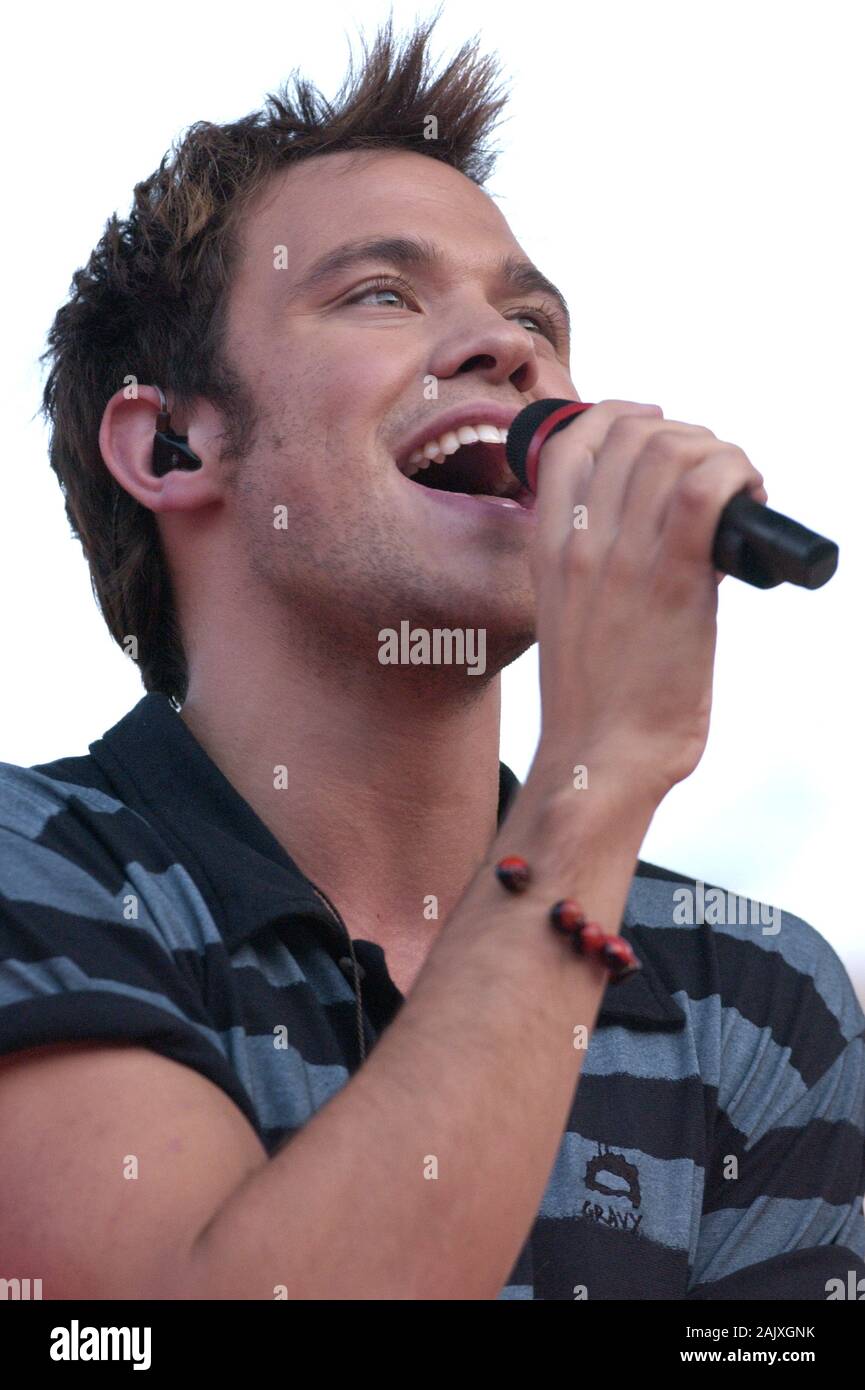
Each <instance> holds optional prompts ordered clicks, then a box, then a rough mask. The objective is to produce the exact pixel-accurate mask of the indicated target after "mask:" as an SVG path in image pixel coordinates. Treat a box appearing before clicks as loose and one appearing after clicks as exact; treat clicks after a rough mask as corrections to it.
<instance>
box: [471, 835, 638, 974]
mask: <svg viewBox="0 0 865 1390" xmlns="http://www.w3.org/2000/svg"><path fill="white" fill-rule="evenodd" d="M496 878H497V879H498V880H499V883H501V884H502V885H503V886H504V887H505V888H507V890H508V892H509V893H524V892H525V890H526V888H528V886H529V884H530V883H531V879H532V874H531V869H530V868H529V866H528V864H527V863H526V861H525V859H522V858H521V857H520V856H519V855H518V854H508V855H506V856H505V858H504V859H500V860H499V862H498V864H496ZM549 920H550V924H551V925H552V926H553V927H554V928H555V930H556V931H558V932H562V934H563V935H564V936H567V937H569V938H570V940H571V941H572V943H573V947H574V950H575V951H576V953H577V955H580V956H592V957H594V958H595V959H596V960H598V961H600V963H601V964H602V965H603V966H605V967H606V969H607V970H608V971H609V972H610V983H611V984H614V985H617V984H619V983H620V982H621V981H622V980H626V979H627V978H628V976H629V975H633V974H634V973H635V972H636V971H637V970H642V968H643V967H642V965H641V963H640V961H639V960H638V959H637V957H636V956H635V955H634V951H633V948H632V946H631V944H630V942H629V941H625V940H624V938H623V937H621V936H617V935H615V933H613V932H605V931H604V930H603V928H602V927H601V926H599V924H598V923H597V922H589V921H587V920H586V916H585V913H584V912H583V910H582V908H581V907H580V905H579V903H577V902H575V901H574V899H573V898H562V899H561V901H560V902H557V903H555V904H554V905H553V906H552V907H551V908H550V913H549Z"/></svg>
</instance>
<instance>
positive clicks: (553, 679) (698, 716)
mask: <svg viewBox="0 0 865 1390" xmlns="http://www.w3.org/2000/svg"><path fill="white" fill-rule="evenodd" d="M566 404H568V405H574V404H575V403H574V402H567V403H566ZM543 405H547V406H549V403H547V402H536V403H535V406H533V407H529V409H530V410H533V409H535V408H536V407H538V406H543ZM553 408H554V407H553ZM546 413H549V411H547V412H546ZM523 414H525V412H523ZM519 420H520V417H519V416H518V417H517V420H515V421H514V424H513V425H512V426H511V429H510V431H509V433H508V454H509V460H510V462H511V467H512V468H514V467H515V464H514V460H513V458H512V457H511V454H512V445H511V441H512V439H515V443H514V445H513V448H514V450H516V449H517V447H518V446H520V437H521V434H520V430H519V429H518V428H516V429H515V427H516V426H518V424H519ZM532 433H534V431H530V435H531V434H532ZM522 438H523V443H522V446H521V447H522V448H523V450H524V456H525V449H526V444H525V435H524V434H523V436H522ZM515 471H516V469H515ZM529 486H531V478H529ZM738 494H743V495H744V496H745V497H746V498H750V499H753V501H754V502H756V503H757V504H758V505H759V504H760V503H763V502H765V500H766V491H765V488H764V487H763V479H762V477H761V475H760V474H759V473H758V472H757V470H756V469H755V468H754V466H753V464H752V463H751V462H750V460H749V459H748V458H747V456H746V455H745V453H744V452H743V451H742V450H741V449H740V448H738V447H737V446H735V445H732V444H728V443H725V442H723V441H721V440H719V439H717V437H716V436H715V435H714V434H713V433H712V431H711V430H708V429H705V428H703V427H701V426H698V425H689V424H684V423H681V422H679V421H670V420H665V419H664V417H663V412H662V411H661V409H660V407H658V406H646V405H638V404H635V403H634V402H631V401H602V402H600V403H599V404H597V405H592V407H591V408H590V409H588V408H587V409H585V410H584V411H583V412H582V413H578V414H576V416H575V418H574V419H573V420H572V421H570V422H569V424H568V427H567V428H563V429H560V430H559V431H558V432H555V433H552V434H551V435H550V436H549V437H548V438H547V439H546V441H545V442H544V443H543V461H542V463H541V466H540V469H539V471H538V477H537V503H536V508H535V510H536V513H537V527H536V528H535V536H534V542H533V550H532V557H531V564H532V577H533V580H534V584H535V591H536V613H537V619H536V634H537V638H538V643H539V653H540V681H541V704H542V726H541V738H540V742H539V745H538V750H537V754H536V757H535V762H534V764H533V768H532V773H531V774H530V776H532V777H533V778H534V779H538V778H540V779H541V780H542V781H543V782H544V784H545V785H546V786H547V787H549V788H551V789H553V790H554V791H555V790H560V791H562V792H566V793H567V794H568V795H570V796H571V797H572V798H573V797H574V795H575V794H574V792H573V790H571V785H572V784H571V769H572V768H573V767H574V765H576V764H584V765H585V766H586V767H587V769H588V775H589V786H590V787H594V788H595V793H596V794H597V795H601V796H604V795H605V794H608V795H609V797H610V798H611V800H613V801H615V802H617V803H618V804H621V797H622V795H623V790H626V791H627V795H629V796H630V797H632V798H634V800H635V801H636V802H638V803H639V804H640V805H642V806H644V807H645V808H647V811H648V814H649V815H651V814H652V813H653V812H654V809H655V808H656V807H657V806H658V805H659V804H660V802H661V800H662V799H663V797H664V796H665V795H666V794H667V792H668V791H669V790H670V788H671V787H672V786H674V785H675V784H676V783H677V782H679V781H681V780H682V779H683V778H685V777H687V776H689V775H690V773H691V772H693V770H694V768H695V767H696V766H697V764H698V762H699V760H700V758H701V757H702V754H703V750H704V748H705V744H706V739H707V737H708V730H709V713H710V709H711V698H712V676H713V665H714V653H715V636H716V613H717V603H718V578H717V576H716V572H715V568H714V567H713V564H712V553H713V541H714V537H715V534H716V532H717V529H718V524H719V518H720V516H721V513H722V511H723V509H724V508H725V507H726V506H727V504H728V503H729V502H730V500H731V499H732V498H733V497H736V496H737V495H738ZM579 505H584V506H585V508H586V526H585V528H584V529H575V526H574V509H575V507H577V506H579ZM592 799H594V798H592Z"/></svg>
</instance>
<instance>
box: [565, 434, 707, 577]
mask: <svg viewBox="0 0 865 1390" xmlns="http://www.w3.org/2000/svg"><path fill="white" fill-rule="evenodd" d="M616 436H618V438H616ZM714 440H715V435H714V434H713V433H712V431H711V430H707V429H704V428H703V426H702V425H689V424H685V423H684V422H682V421H681V420H663V419H661V420H648V421H644V420H633V419H631V420H622V421H617V422H616V423H615V425H614V426H613V428H612V429H611V430H610V433H609V436H608V442H607V444H606V445H605V446H604V448H603V450H602V451H601V457H600V459H599V463H598V468H597V470H596V472H595V475H594V477H593V478H592V485H591V489H590V499H591V500H590V503H589V505H590V508H591V516H592V519H593V524H595V525H598V524H600V523H601V522H602V523H603V525H604V526H605V528H607V529H608V539H609V541H610V542H612V541H613V540H615V541H616V544H617V546H618V547H622V548H624V549H626V550H627V551H628V552H629V553H632V554H638V553H644V552H647V551H649V552H650V551H652V550H654V547H655V542H656V541H657V538H658V534H659V532H660V529H661V524H662V520H663V516H664V513H665V511H666V508H667V505H668V503H669V497H670V493H671V491H672V489H673V487H674V486H675V484H676V483H677V482H678V480H679V478H680V477H681V476H682V474H683V473H684V472H686V471H687V470H688V469H689V468H693V467H695V466H696V464H698V463H699V462H700V460H701V459H702V458H703V457H704V456H705V453H706V448H707V445H708V443H709V442H710V441H714ZM608 464H609V466H608Z"/></svg>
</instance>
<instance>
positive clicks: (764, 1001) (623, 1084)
mask: <svg viewBox="0 0 865 1390" xmlns="http://www.w3.org/2000/svg"><path fill="white" fill-rule="evenodd" d="M518 789H519V783H518V781H517V779H516V778H515V777H514V775H513V773H512V772H511V771H510V769H509V768H507V767H506V766H505V765H504V764H500V768H499V823H500V824H501V822H502V820H503V818H504V817H505V815H506V813H507V809H508V806H509V804H510V803H511V801H512V799H513V797H514V796H515V794H516V792H517V791H518ZM0 863H2V868H0V1054H4V1053H10V1052H14V1051H16V1050H17V1049H20V1048H30V1047H36V1046H38V1045H40V1044H45V1043H56V1042H64V1041H69V1040H82V1039H92V1040H93V1041H94V1042H96V1041H101V1042H106V1041H113V1042H118V1041H123V1042H127V1043H131V1044H137V1045H138V1046H141V1047H148V1048H152V1049H153V1050H154V1051H155V1052H157V1053H160V1054H162V1055H163V1056H165V1057H170V1058H172V1059H173V1060H174V1061H176V1062H180V1063H183V1064H184V1065H185V1066H188V1067H193V1068H194V1069H195V1070H196V1071H198V1072H200V1073H201V1074H202V1075H203V1076H206V1077H207V1078H208V1080H210V1081H212V1082H214V1083H215V1085H217V1086H220V1087H222V1089H223V1091H224V1092H225V1093H226V1095H228V1096H229V1097H230V1098H231V1100H232V1101H234V1103H235V1105H237V1106H238V1107H239V1108H240V1110H241V1111H242V1113H243V1114H244V1115H245V1116H246V1118H247V1120H248V1121H249V1123H250V1124H251V1125H252V1127H253V1129H254V1130H255V1132H256V1133H257V1134H258V1136H259V1138H260V1139H261V1142H262V1144H263V1145H264V1147H265V1149H266V1151H267V1152H268V1154H270V1155H272V1154H273V1153H274V1152H275V1151H276V1149H277V1148H278V1147H279V1146H280V1145H282V1144H283V1143H284V1142H285V1141H286V1140H287V1139H288V1138H289V1137H290V1136H291V1135H292V1134H295V1133H296V1132H297V1131H298V1130H299V1129H300V1128H301V1127H302V1126H303V1125H304V1124H305V1123H306V1122H307V1120H308V1119H309V1118H310V1116H311V1115H313V1114H314V1113H315V1111H316V1110H318V1108H319V1107H320V1106H321V1105H323V1104H324V1103H325V1102H326V1101H327V1100H328V1099H329V1098H330V1097H331V1096H333V1095H335V1094H336V1093H337V1092H338V1091H339V1090H340V1088H341V1087H342V1086H344V1085H345V1084H346V1082H348V1081H349V1080H350V1078H351V1077H352V1075H353V1074H354V1073H355V1072H356V1071H357V1069H358V1068H359V1067H360V1066H362V1065H363V1061H364V1059H365V1057H367V1056H368V1055H369V1053H370V1050H371V1049H372V1048H373V1047H374V1046H375V1043H376V1040H377V1038H378V1037H380V1036H381V1033H382V1031H383V1030H384V1029H385V1028H386V1027H388V1025H389V1024H390V1023H391V1021H392V1020H393V1019H394V1017H395V1016H396V1014H397V1013H398V1011H399V1009H400V1007H401V1005H402V1003H403V996H402V995H401V993H400V991H399V990H398V989H397V987H396V986H395V984H394V982H393V981H392V980H391V978H390V976H389V974H388V969H387V963H386V960H385V957H384V954H383V951H382V949H381V947H380V946H378V945H377V944H375V943H373V942H370V941H365V940H362V939H354V938H352V936H351V932H350V925H351V924H350V923H349V924H346V923H344V922H343V920H342V918H341V917H340V915H339V913H338V912H337V910H336V909H335V907H334V906H333V904H331V903H330V902H329V901H328V899H327V898H326V896H325V895H324V894H323V893H321V892H320V890H318V889H317V888H316V887H315V885H314V884H313V883H311V882H310V880H309V879H308V878H306V877H305V875H304V874H303V873H302V872H301V871H300V869H299V868H298V867H297V865H296V864H295V863H294V862H293V861H292V859H291V858H290V856H289V854H288V853H286V851H285V850H284V849H283V848H282V847H281V845H280V844H279V843H278V842H277V841H276V839H275V838H274V837H273V835H271V833H270V832H269V830H268V829H267V828H266V826H265V825H264V824H263V822H262V821H261V820H260V819H259V818H258V816H257V815H256V814H255V813H254V812H253V810H252V809H251V807H250V806H249V805H248V804H247V803H246V802H245V801H244V800H243V798H242V797H241V796H240V795H239V793H238V792H237V791H236V790H235V789H234V787H232V785H231V784H230V783H229V782H228V781H227V780H226V778H225V777H224V776H223V774H222V773H221V772H220V770H219V769H218V768H217V766H216V765H215V763H214V762H213V761H212V759H211V758H210V757H209V756H208V755H207V754H206V753H205V751H204V749H203V748H202V747H201V745H200V744H199V743H198V742H197V740H196V739H195V738H194V737H193V735H192V734H191V732H190V731H189V730H188V729H187V728H186V725H185V724H184V723H183V721H182V719H181V718H180V717H179V715H178V713H177V711H176V710H175V708H174V707H173V705H172V704H171V702H170V701H169V700H168V699H167V698H166V697H165V696H162V695H157V694H149V695H146V696H144V698H143V699H142V700H141V701H140V702H139V703H138V704H137V705H136V706H135V708H134V709H132V710H131V711H130V712H129V713H128V714H127V715H126V716H125V717H124V718H123V719H121V720H120V722H119V723H118V724H116V725H115V726H114V728H112V729H111V730H110V731H109V732H108V733H106V734H105V735H104V737H103V738H101V739H99V740H97V741H96V742H95V743H93V744H91V746H90V751H89V755H87V756H83V757H70V758H62V759H59V760H57V761H55V762H51V763H45V764H41V765H37V766H35V767H32V768H22V767H16V766H12V765H11V764H0ZM730 896H732V895H730ZM711 897H712V893H711V892H710V888H709V887H705V888H704V886H703V885H701V884H698V883H696V882H695V880H693V879H689V878H687V877H684V876H683V875H680V874H675V873H671V872H669V871H667V870H665V869H660V868H657V867H655V866H653V865H651V864H647V863H644V862H642V861H639V862H638V864H637V871H636V873H635V876H634V879H633V882H632V884H631V889H630V894H629V897H628V903H627V908H626V911H625V916H624V922H623V927H622V932H623V935H624V936H625V937H626V938H627V939H628V940H629V941H630V942H631V943H632V945H633V946H634V949H635V950H636V952H637V955H638V956H639V957H640V959H641V961H642V963H643V970H642V971H641V972H640V973H638V974H636V975H634V976H632V977H631V978H630V979H628V980H626V981H625V982H624V983H622V984H620V985H616V986H608V987H607V990H606V992H605V995H604V999H603V1003H602V1007H601V1011H600V1013H599V1016H598V1019H597V1024H596V1027H595V1029H594V1032H593V1033H592V1035H591V1038H590V1040H589V1046H588V1050H587V1053H586V1056H585V1058H584V1063H583V1067H582V1071H581V1074H580V1077H579V1080H578V1082H577V1085H576V1088H575V1091H574V1097H573V1102H572V1105H571V1110H570V1113H569V1115H568V1119H567V1124H566V1128H565V1130H564V1133H563V1136H562V1141H561V1145H560V1148H559V1151H558V1154H557V1157H556V1161H555V1164H554V1166H553V1168H552V1171H551V1173H550V1177H549V1181H548V1184H547V1187H546V1190H545V1192H544V1195H543V1199H542V1201H541V1204H540V1207H539V1209H538V1211H537V1214H536V1217H535V1220H534V1224H533V1225H532V1228H531V1230H530V1232H529V1234H528V1236H527V1238H526V1241H525V1244H524V1246H523V1249H522V1251H521V1252H520V1254H519V1257H518V1259H517V1260H516V1263H515V1265H514V1268H513V1270H512V1271H511V1274H510V1277H509V1279H508V1281H507V1283H506V1285H505V1286H504V1287H503V1288H502V1290H501V1292H500V1294H499V1297H500V1298H504V1299H568V1300H573V1299H584V1298H588V1299H688V1298H693V1299H733V1298H743V1299H787V1298H792V1299H827V1298H833V1297H850V1296H853V1295H851V1292H850V1290H851V1289H852V1288H856V1287H858V1288H859V1297H865V1217H863V1188H865V1016H863V1013H862V1009H861V1008H860V1006H859V1003H858V1001H857V999H856V996H855V993H854V990H853V987H852V984H851V982H850V979H849V976H848V974H847V972H846V971H845V969H844V966H843V965H842V963H841V961H840V960H839V958H838V956H837V955H836V953H835V952H834V950H833V949H832V948H831V946H830V945H829V944H828V942H826V941H825V940H824V938H823V937H821V936H820V935H819V933H818V932H816V931H815V930H814V929H813V928H812V927H811V926H809V925H808V924H807V923H806V922H803V921H801V920H800V919H799V918H797V917H794V916H792V915H791V914H789V913H786V912H784V913H782V914H776V915H775V917H773V916H772V915H771V913H770V912H767V913H766V914H765V915H763V916H761V917H759V918H758V920H757V921H756V922H755V921H754V920H753V917H754V913H753V912H751V914H750V915H748V916H746V920H744V921H743V920H741V919H742V916H743V914H742V912H741V900H740V910H739V911H738V913H737V912H735V911H734V912H732V913H730V912H727V913H726V914H721V916H722V917H723V916H726V918H730V917H732V921H728V920H725V921H713V920H712V915H713V914H712V913H710V912H709V910H708V909H707V908H706V902H708V901H709V899H710V898H711ZM715 897H716V899H717V898H718V897H720V894H719V893H715ZM689 901H690V902H691V904H692V907H693V909H694V910H692V911H691V910H689V908H688V903H689ZM771 912H772V913H773V912H774V909H773V910H771ZM718 915H719V914H718V912H717V910H716V911H715V913H714V916H715V917H717V916H718ZM4 1142H6V1143H9V1142H14V1141H10V1137H9V1136H6V1138H5V1140H4ZM479 1181H482V1176H480V1177H479ZM470 1234H471V1233H470V1232H466V1235H467V1236H470ZM2 1274H3V1271H2V1269H0V1275H2ZM860 1279H861V1280H862V1281H863V1282H862V1283H861V1285H858V1284H857V1281H858V1280H860ZM839 1290H844V1291H846V1292H839ZM45 1296H46V1297H48V1298H50V1297H51V1292H50V1289H48V1288H46V1290H45Z"/></svg>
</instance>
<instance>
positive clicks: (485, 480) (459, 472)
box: [402, 440, 535, 509]
mask: <svg viewBox="0 0 865 1390" xmlns="http://www.w3.org/2000/svg"><path fill="white" fill-rule="evenodd" d="M402 471H403V472H404V473H405V474H406V476H407V477H408V479H409V481H410V482H412V483H417V484H418V485H419V486H420V487H426V488H430V489H432V490H433V491H436V492H453V493H457V494H459V495H461V496H466V497H477V498H484V499H485V500H492V501H500V502H504V501H510V502H515V503H517V504H518V505H519V506H521V507H525V508H527V509H529V508H531V507H532V506H533V505H534V500H535V498H534V493H532V492H530V491H529V489H528V488H524V487H523V486H522V484H521V483H520V481H519V479H518V478H517V477H516V476H515V474H513V473H512V472H511V470H510V468H509V466H508V462H507V458H506V457H505V446H504V444H501V443H499V444H492V443H486V442H484V441H482V440H478V441H477V442H476V443H474V444H461V445H460V447H459V448H458V449H457V451H456V452H455V453H453V454H449V455H447V456H446V457H445V459H444V460H443V462H441V463H437V462H436V461H435V460H431V461H429V462H428V463H426V464H425V465H418V464H414V465H411V464H404V465H403V468H402Z"/></svg>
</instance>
